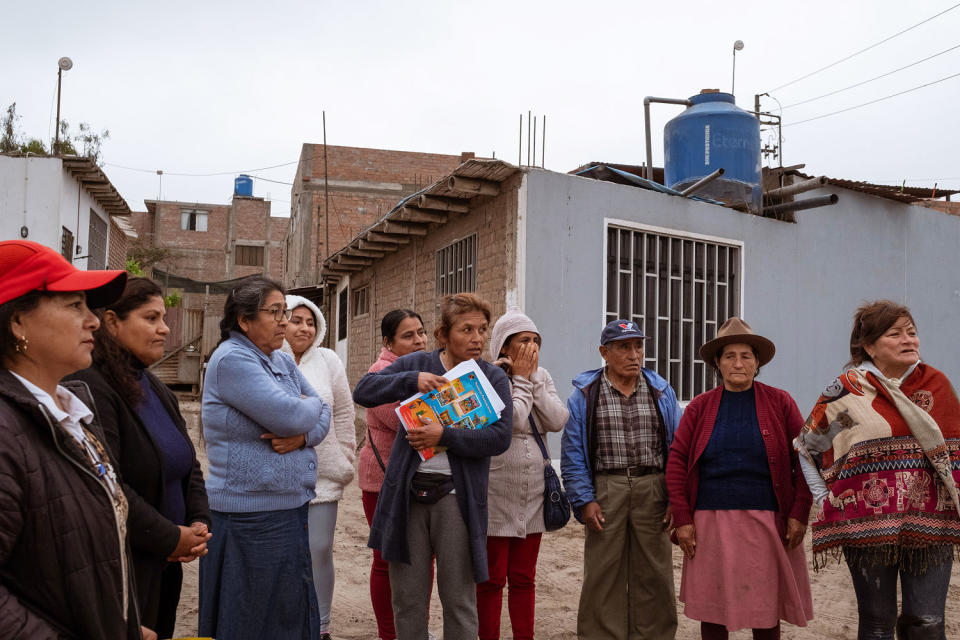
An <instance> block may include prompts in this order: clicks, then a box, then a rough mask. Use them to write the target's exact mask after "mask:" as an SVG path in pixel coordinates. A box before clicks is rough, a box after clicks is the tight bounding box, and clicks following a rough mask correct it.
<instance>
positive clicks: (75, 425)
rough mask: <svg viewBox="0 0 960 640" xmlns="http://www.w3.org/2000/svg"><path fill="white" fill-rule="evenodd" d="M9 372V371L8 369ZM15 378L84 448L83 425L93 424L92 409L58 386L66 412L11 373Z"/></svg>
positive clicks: (24, 379) (27, 381)
mask: <svg viewBox="0 0 960 640" xmlns="http://www.w3.org/2000/svg"><path fill="white" fill-rule="evenodd" d="M8 371H9V369H8ZM10 373H12V374H13V376H14V377H15V378H16V379H17V380H19V381H20V383H21V384H22V385H23V386H25V387H26V388H27V391H29V392H30V393H31V394H32V395H33V397H34V398H36V399H37V402H39V403H40V404H42V405H43V406H44V407H46V408H47V411H49V412H50V415H52V416H53V419H54V420H56V421H57V423H58V424H59V425H60V426H61V427H63V429H64V431H66V432H67V433H69V434H70V435H71V436H73V438H74V439H75V440H76V441H77V442H78V443H80V445H81V446H82V445H83V444H84V441H86V439H87V436H86V434H84V432H83V427H82V425H81V423H83V424H90V423H91V422H93V411H91V410H90V408H89V407H88V406H87V405H85V404H83V401H82V400H80V398H78V397H77V396H75V395H73V394H72V393H70V392H69V391H67V390H66V389H65V388H63V387H61V386H60V385H57V392H56V393H57V399H58V400H60V404H61V405H63V406H64V407H65V408H66V411H64V410H63V409H61V408H60V407H58V406H57V403H56V401H54V399H53V397H52V396H51V395H50V394H49V393H47V392H46V391H44V390H43V389H41V388H40V387H38V386H37V385H35V384H33V383H32V382H30V381H29V380H27V379H26V378H24V377H23V376H21V375H19V374H17V373H14V372H13V371H10Z"/></svg>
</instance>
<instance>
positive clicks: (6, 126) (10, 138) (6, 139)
mask: <svg viewBox="0 0 960 640" xmlns="http://www.w3.org/2000/svg"><path fill="white" fill-rule="evenodd" d="M19 122H20V116H18V115H17V103H16V102H13V103H11V104H10V106H9V107H7V115H5V116H3V121H2V122H0V153H10V152H11V151H19V149H20V144H19V143H18V142H17V138H18V136H17V128H18V123H19Z"/></svg>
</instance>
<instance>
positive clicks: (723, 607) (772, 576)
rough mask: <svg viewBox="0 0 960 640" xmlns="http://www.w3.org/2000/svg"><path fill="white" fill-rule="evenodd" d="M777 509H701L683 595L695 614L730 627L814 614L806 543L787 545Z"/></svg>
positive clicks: (795, 621)
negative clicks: (784, 543) (780, 527)
mask: <svg viewBox="0 0 960 640" xmlns="http://www.w3.org/2000/svg"><path fill="white" fill-rule="evenodd" d="M776 517H777V515H776V513H775V512H773V511H759V510H735V511H696V512H695V513H694V514H693V523H694V525H695V526H696V528H697V553H696V555H695V556H694V558H693V559H692V560H690V559H688V558H687V557H686V556H684V559H683V578H682V580H681V582H680V601H681V602H683V603H684V605H685V606H684V615H686V616H687V617H688V618H692V619H693V620H700V621H702V622H712V623H714V624H722V625H724V626H726V627H727V629H729V630H730V631H736V630H738V629H769V628H770V627H773V626H776V624H777V623H778V622H779V621H780V620H785V621H787V622H789V623H790V624H792V625H796V626H798V627H805V626H807V621H808V620H812V619H813V599H812V598H811V597H810V580H809V576H808V574H807V558H806V553H805V551H804V545H802V544H801V545H799V546H798V547H796V548H795V549H791V550H787V548H786V547H785V546H784V545H783V541H782V539H781V538H780V534H778V533H777V523H776Z"/></svg>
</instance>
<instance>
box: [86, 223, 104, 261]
mask: <svg viewBox="0 0 960 640" xmlns="http://www.w3.org/2000/svg"><path fill="white" fill-rule="evenodd" d="M106 268H107V223H106V221H105V220H103V219H102V218H101V217H100V216H98V215H97V214H96V212H95V211H94V210H93V209H90V235H89V236H88V237H87V269H88V270H90V269H106Z"/></svg>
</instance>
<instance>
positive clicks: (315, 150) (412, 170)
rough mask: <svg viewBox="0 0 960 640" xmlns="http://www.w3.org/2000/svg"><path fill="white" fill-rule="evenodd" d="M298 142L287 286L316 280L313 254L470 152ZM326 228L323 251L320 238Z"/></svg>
mask: <svg viewBox="0 0 960 640" xmlns="http://www.w3.org/2000/svg"><path fill="white" fill-rule="evenodd" d="M326 151H327V159H326V162H327V180H328V183H329V184H328V189H327V191H328V194H329V210H330V211H329V218H327V217H326V212H327V204H326V200H327V199H326V198H325V197H324V158H323V154H324V146H323V145H322V144H304V145H303V148H302V149H301V152H300V163H299V165H298V166H297V174H296V176H295V178H294V184H293V187H292V189H291V198H290V202H291V205H290V207H291V209H290V216H291V218H290V219H291V222H290V230H289V234H288V236H287V238H286V243H285V246H286V251H287V254H286V263H287V264H286V271H287V273H286V277H285V284H286V285H287V286H295V287H300V286H307V285H313V284H317V264H318V262H317V258H318V257H319V258H320V260H322V259H323V258H324V257H326V256H327V255H330V254H332V253H335V252H336V251H338V250H339V249H341V248H342V247H344V246H345V245H346V244H347V243H349V242H350V240H352V239H353V237H354V236H356V235H357V233H359V232H360V231H362V230H363V229H364V228H366V227H368V226H370V225H371V224H373V223H374V222H375V221H376V220H377V219H379V218H380V217H382V216H383V215H384V214H386V213H387V212H388V211H390V210H391V209H392V208H393V207H394V206H395V205H396V204H397V203H398V202H399V201H400V200H401V199H403V198H405V197H406V196H408V195H410V194H412V193H415V192H417V191H419V190H420V189H422V188H423V187H425V186H427V185H429V184H432V183H433V182H435V181H436V180H438V179H440V178H442V177H443V176H446V175H448V174H449V173H451V172H452V171H453V170H454V169H456V168H457V167H458V166H460V164H461V163H462V162H463V161H464V160H466V159H469V158H472V157H473V156H474V154H473V153H463V154H460V155H444V154H436V153H417V152H411V151H389V150H385V149H362V148H358V147H339V146H327V148H326ZM328 229H329V250H328V249H327V247H326V246H325V240H326V237H327V233H328V231H327V230H328Z"/></svg>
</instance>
